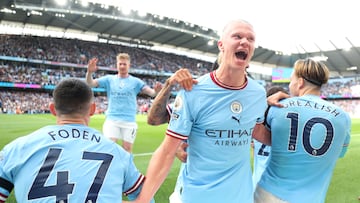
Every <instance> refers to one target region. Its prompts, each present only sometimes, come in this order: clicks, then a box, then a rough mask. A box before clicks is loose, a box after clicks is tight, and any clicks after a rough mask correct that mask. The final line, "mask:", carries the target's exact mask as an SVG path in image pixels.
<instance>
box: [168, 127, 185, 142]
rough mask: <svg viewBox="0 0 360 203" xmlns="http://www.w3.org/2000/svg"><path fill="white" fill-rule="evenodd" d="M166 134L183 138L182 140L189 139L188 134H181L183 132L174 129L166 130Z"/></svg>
mask: <svg viewBox="0 0 360 203" xmlns="http://www.w3.org/2000/svg"><path fill="white" fill-rule="evenodd" d="M166 135H168V136H171V137H174V138H178V139H181V140H187V139H188V137H187V136H184V135H181V134H179V133H176V132H174V131H171V130H169V129H167V130H166Z"/></svg>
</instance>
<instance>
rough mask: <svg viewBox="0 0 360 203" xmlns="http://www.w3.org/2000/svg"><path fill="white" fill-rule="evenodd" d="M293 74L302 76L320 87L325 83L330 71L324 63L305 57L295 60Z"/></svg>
mask: <svg viewBox="0 0 360 203" xmlns="http://www.w3.org/2000/svg"><path fill="white" fill-rule="evenodd" d="M294 74H295V76H297V77H298V78H303V79H304V80H305V81H307V82H309V83H311V84H313V85H316V86H319V87H321V85H323V84H326V83H327V81H328V79H329V74H330V72H329V69H328V68H327V66H326V65H325V64H324V63H322V62H320V61H315V60H313V59H310V58H307V59H299V60H297V61H296V62H295V64H294Z"/></svg>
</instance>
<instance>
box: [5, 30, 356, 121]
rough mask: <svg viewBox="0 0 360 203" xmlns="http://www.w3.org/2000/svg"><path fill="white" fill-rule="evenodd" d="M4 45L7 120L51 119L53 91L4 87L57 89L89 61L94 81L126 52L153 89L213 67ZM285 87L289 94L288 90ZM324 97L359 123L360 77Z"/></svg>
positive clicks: (99, 49) (50, 43) (65, 45)
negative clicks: (18, 116) (178, 74)
mask: <svg viewBox="0 0 360 203" xmlns="http://www.w3.org/2000/svg"><path fill="white" fill-rule="evenodd" d="M0 43H1V44H2V46H0V108H1V111H0V113H9V114H15V113H31V114H32V113H48V112H49V111H48V103H49V102H50V100H51V98H52V95H51V92H50V91H49V90H44V89H26V90H25V89H23V88H22V89H19V88H13V87H12V88H9V87H5V86H6V85H4V84H7V83H13V84H14V83H21V84H35V85H39V86H41V87H43V86H46V85H50V86H51V85H52V86H54V85H56V84H58V83H59V81H61V80H62V79H63V78H69V77H76V78H85V73H86V64H87V62H88V59H89V58H91V57H95V56H96V57H97V58H99V62H98V65H99V66H100V70H99V71H97V72H96V73H94V77H96V78H97V77H100V76H103V75H105V74H107V73H114V71H115V63H116V57H113V56H115V55H116V54H117V53H119V52H127V53H129V54H130V55H131V58H132V67H131V70H133V71H134V70H136V71H135V72H131V74H135V75H136V76H137V77H139V78H141V79H142V80H144V81H145V82H146V83H147V84H149V85H150V86H153V85H154V84H155V82H156V81H159V82H164V81H165V80H166V78H167V77H168V76H169V74H171V73H173V72H175V71H176V70H177V69H178V68H179V67H186V68H188V69H189V70H190V71H191V73H192V74H193V75H194V76H199V75H202V74H204V73H207V72H209V71H210V70H211V65H212V64H211V63H209V62H205V61H201V60H198V59H193V58H189V57H186V56H179V55H175V54H171V53H164V52H160V51H153V50H150V49H144V48H139V47H129V46H124V45H116V44H106V43H97V42H87V41H81V40H76V39H57V38H45V37H35V36H15V35H0ZM29 60H33V62H29ZM46 61H47V62H53V63H50V64H49V63H45V62H46ZM55 62H56V63H55ZM64 64H65V65H64ZM139 70H140V72H139ZM141 70H143V72H141ZM272 85H273V84H272V83H271V81H266V86H265V88H268V87H270V86H272ZM283 85H284V87H285V88H287V84H283ZM36 90H37V91H36ZM173 91H174V92H176V91H178V89H176V88H175V89H173ZM95 93H96V94H95V96H96V97H95V98H96V104H97V113H103V112H104V111H105V110H106V108H107V100H106V96H104V95H105V94H104V93H103V92H101V91H100V92H95ZM322 96H323V97H324V98H327V99H330V100H331V101H332V102H334V103H335V104H337V105H340V106H341V107H342V108H343V109H345V110H346V111H347V112H349V114H350V115H351V116H353V117H360V99H359V98H360V78H359V77H353V78H343V79H334V80H329V82H328V84H326V85H324V86H323V87H322ZM150 105H151V98H148V97H143V96H141V95H140V96H139V97H138V113H146V112H147V110H148V108H149V107H150Z"/></svg>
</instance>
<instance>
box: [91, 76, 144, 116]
mask: <svg viewBox="0 0 360 203" xmlns="http://www.w3.org/2000/svg"><path fill="white" fill-rule="evenodd" d="M97 81H98V84H99V87H102V88H105V90H106V95H107V98H108V102H109V103H108V108H107V110H106V118H107V119H110V120H116V121H127V122H135V121H136V120H135V115H136V111H137V103H136V96H137V95H138V94H139V93H140V92H141V90H142V89H143V88H144V87H145V83H144V81H142V80H140V79H139V78H137V77H134V76H131V75H129V77H127V78H120V77H119V76H118V75H107V76H104V77H101V78H99V79H97Z"/></svg>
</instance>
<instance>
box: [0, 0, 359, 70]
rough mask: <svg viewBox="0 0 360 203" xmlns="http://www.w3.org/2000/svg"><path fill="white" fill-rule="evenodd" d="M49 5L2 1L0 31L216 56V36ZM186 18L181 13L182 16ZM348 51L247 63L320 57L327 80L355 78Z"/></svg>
mask: <svg viewBox="0 0 360 203" xmlns="http://www.w3.org/2000/svg"><path fill="white" fill-rule="evenodd" d="M56 2H57V1H52V0H1V1H0V21H1V25H2V26H5V27H3V28H2V30H3V31H2V32H4V28H6V26H8V27H12V26H14V27H20V28H21V31H20V32H24V30H27V29H45V30H48V31H51V30H58V31H62V32H74V33H78V34H88V35H92V36H96V38H97V39H98V40H102V41H118V42H119V41H120V42H123V43H128V44H132V45H134V44H135V45H136V46H146V47H152V46H163V47H168V48H175V49H177V50H181V51H187V52H191V53H195V54H202V55H205V56H209V57H215V56H216V55H217V53H218V48H217V45H216V41H217V39H218V37H219V35H218V32H217V30H214V29H211V28H207V27H204V26H201V25H196V24H193V23H189V22H185V21H182V20H178V19H174V18H170V17H164V16H160V15H157V14H150V13H141V12H139V11H135V10H128V11H125V8H123V7H121V6H111V5H105V4H98V3H89V4H87V5H86V6H84V5H82V4H81V2H80V1H76V0H75V1H71V2H70V3H68V4H66V5H63V6H61V5H58V4H56ZM185 12H186V11H185ZM345 40H346V41H347V42H348V43H349V45H350V48H349V49H347V50H345V49H343V48H341V47H339V46H337V44H335V43H334V42H331V41H330V44H331V45H332V47H333V49H332V50H328V49H322V47H320V46H319V45H316V44H315V45H316V46H317V48H318V50H317V51H307V49H306V48H304V47H301V46H300V48H301V50H299V51H298V52H297V53H291V54H286V53H284V52H282V51H278V50H272V49H271V48H265V47H262V46H261V44H260V45H259V46H258V47H257V48H256V50H255V54H254V56H253V59H252V61H253V62H257V63H260V64H263V65H264V66H270V67H292V66H293V63H294V62H295V61H296V60H297V59H299V58H306V57H321V58H322V59H325V60H326V61H325V63H326V64H327V66H328V67H329V69H330V70H331V73H332V76H349V75H355V74H360V47H358V46H357V45H355V43H353V41H351V40H350V39H349V38H345Z"/></svg>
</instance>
